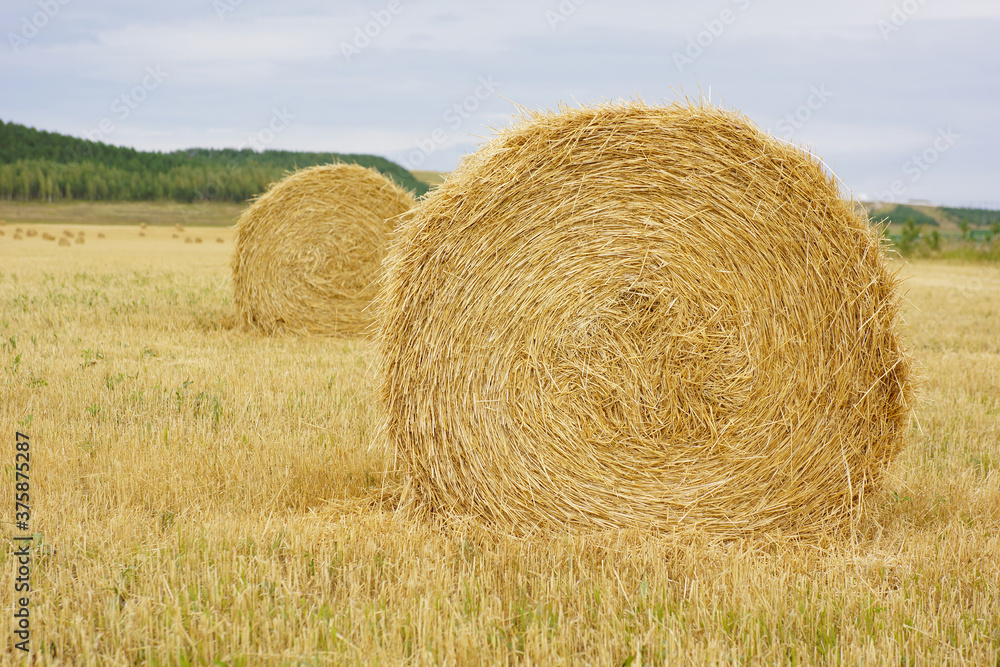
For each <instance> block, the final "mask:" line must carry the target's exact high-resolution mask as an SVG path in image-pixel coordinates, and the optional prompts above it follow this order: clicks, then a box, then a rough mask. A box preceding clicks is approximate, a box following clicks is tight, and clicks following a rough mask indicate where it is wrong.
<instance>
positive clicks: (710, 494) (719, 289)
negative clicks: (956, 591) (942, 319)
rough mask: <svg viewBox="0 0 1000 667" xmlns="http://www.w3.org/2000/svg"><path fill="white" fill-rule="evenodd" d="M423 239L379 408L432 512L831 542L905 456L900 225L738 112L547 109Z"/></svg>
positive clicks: (455, 179)
mask: <svg viewBox="0 0 1000 667" xmlns="http://www.w3.org/2000/svg"><path fill="white" fill-rule="evenodd" d="M397 238H398V241H397V242H395V243H394V245H393V246H392V249H391V251H390V253H389V255H387V257H386V279H385V290H384V293H383V295H384V296H383V298H382V299H381V301H380V331H379V346H380V351H381V353H380V359H379V364H380V366H381V367H383V368H384V373H383V375H382V377H381V378H380V390H379V400H380V402H381V403H382V405H383V406H384V413H385V417H386V421H385V424H384V430H385V437H386V438H387V440H388V442H389V443H390V446H391V447H393V448H395V449H396V450H397V451H398V453H399V465H400V467H401V468H402V469H403V470H405V472H406V484H407V489H406V492H407V494H408V495H407V500H411V499H412V500H414V501H415V503H416V504H417V505H419V506H420V507H421V508H430V509H431V510H432V511H436V512H444V513H448V514H454V515H459V516H471V517H475V518H477V519H480V520H482V521H484V522H486V523H488V524H493V525H497V526H500V527H503V528H504V529H508V528H509V529H512V530H519V531H525V530H531V529H533V528H534V527H536V526H539V525H547V526H552V525H557V526H561V525H570V524H573V525H584V526H598V527H604V528H615V527H640V528H653V529H660V530H665V531H673V530H677V529H686V528H688V527H691V526H697V527H699V528H704V529H709V530H711V531H713V532H716V533H718V534H720V535H726V536H731V537H738V536H744V535H747V534H749V533H753V532H760V531H772V532H783V533H785V534H794V535H799V536H802V535H826V534H828V533H830V532H831V531H838V530H842V529H844V528H846V527H848V526H849V525H851V524H852V523H853V522H857V521H859V520H861V517H862V516H863V513H864V511H866V510H867V508H868V506H867V505H865V503H864V501H865V500H866V499H867V498H868V497H870V496H871V494H873V493H874V492H877V490H878V489H879V488H880V485H881V483H882V479H883V476H884V473H885V470H886V467H887V465H888V464H889V462H890V461H891V460H892V458H893V457H894V456H895V455H896V454H897V453H898V451H899V450H900V448H901V447H902V445H903V436H904V431H905V427H906V421H907V416H908V410H909V404H910V401H911V397H912V388H911V382H910V379H909V361H908V358H907V356H906V354H905V353H904V351H903V350H902V346H901V343H900V338H899V332H898V330H897V321H898V295H897V292H896V282H895V279H894V277H893V276H892V274H891V272H890V271H889V270H888V268H887V267H886V265H885V262H884V260H883V256H882V249H881V247H880V240H879V237H878V236H877V234H875V233H874V232H873V231H872V230H871V229H869V227H868V224H867V221H866V219H865V217H864V216H863V215H859V214H858V212H857V211H856V210H855V207H854V205H853V203H852V202H847V201H844V200H843V199H842V198H841V197H840V195H839V193H838V190H837V186H836V183H835V182H834V180H833V179H832V178H831V177H830V176H828V175H827V174H826V173H825V172H824V170H823V169H822V168H821V166H820V164H819V163H818V161H817V160H816V159H815V158H812V157H811V156H809V155H808V154H805V153H803V152H801V151H800V150H799V149H797V148H794V147H792V146H789V145H788V144H786V143H784V142H780V141H777V140H775V139H773V138H771V137H769V136H767V135H766V134H764V133H763V132H762V131H760V130H759V129H758V128H757V127H756V126H754V125H753V124H752V123H751V122H750V121H749V120H747V119H745V118H743V117H741V116H739V115H737V114H734V113H729V112H725V111H722V110H719V109H715V108H711V107H707V106H705V107H702V106H686V105H672V106H668V107H650V106H647V105H645V104H642V103H625V104H609V105H605V106H600V107H583V108H574V109H569V108H565V109H562V110H560V111H559V112H557V113H544V114H539V113H532V114H528V115H526V116H525V117H524V118H522V119H520V121H519V122H518V123H517V124H516V125H515V126H513V127H512V128H510V129H507V130H504V131H501V132H499V133H498V136H497V137H496V138H494V139H493V140H492V141H491V142H490V143H489V144H487V145H486V146H485V147H484V148H482V149H481V150H480V151H479V152H477V153H476V154H475V155H474V156H471V157H470V158H468V159H467V160H466V161H465V162H464V163H463V164H462V165H461V166H460V167H459V169H458V170H457V171H456V172H454V173H452V174H451V175H450V176H449V178H448V180H447V182H445V183H444V184H443V185H441V186H440V187H438V188H437V189H435V190H434V191H432V192H431V193H430V194H429V195H428V197H427V199H426V200H424V201H423V202H422V203H421V204H420V205H419V206H418V207H417V208H415V209H414V210H413V211H412V212H411V214H409V215H407V216H405V217H404V221H403V222H402V223H401V225H400V227H399V228H398V230H397Z"/></svg>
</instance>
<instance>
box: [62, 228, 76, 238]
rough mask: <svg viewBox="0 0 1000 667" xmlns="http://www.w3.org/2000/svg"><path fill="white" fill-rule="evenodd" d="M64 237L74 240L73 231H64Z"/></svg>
mask: <svg viewBox="0 0 1000 667" xmlns="http://www.w3.org/2000/svg"><path fill="white" fill-rule="evenodd" d="M63 236H67V237H69V238H73V236H74V234H73V232H72V230H69V229H64V230H63Z"/></svg>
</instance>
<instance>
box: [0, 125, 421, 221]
mask: <svg viewBox="0 0 1000 667" xmlns="http://www.w3.org/2000/svg"><path fill="white" fill-rule="evenodd" d="M330 162H348V163H353V164H359V165H361V166H364V167H369V168H372V169H376V170H377V171H379V172H381V173H382V174H384V175H385V176H387V177H389V178H391V179H392V180H393V181H395V182H396V183H398V184H399V185H401V186H403V187H404V188H407V189H409V190H412V191H413V192H415V193H416V194H417V195H418V196H419V195H422V194H424V193H425V192H427V190H428V185H427V184H426V183H424V182H423V181H420V180H418V179H416V178H414V177H413V175H412V174H411V173H410V172H408V171H407V170H406V169H404V168H403V167H401V166H400V165H398V164H396V163H395V162H392V161H390V160H387V159H385V158H382V157H377V156H375V155H359V154H341V153H306V152H297V151H275V150H267V151H263V152H259V153H258V152H255V151H253V150H251V149H249V148H246V149H242V150H237V149H223V150H211V149H204V148H193V149H189V150H182V151H173V152H170V153H158V152H149V151H137V150H135V149H133V148H124V147H120V146H111V145H109V144H104V143H101V142H95V141H88V140H86V139H79V138H76V137H70V136H66V135H63V134H58V133H54V132H45V131H42V130H36V129H34V128H30V127H26V126H24V125H19V124H17V123H5V122H3V121H0V199H7V200H21V201H29V200H45V201H55V200H64V199H85V200H109V201H149V200H159V199H168V200H174V201H180V202H192V201H233V202H243V201H245V200H247V199H249V198H251V197H253V196H255V195H257V194H260V193H261V192H263V191H264V190H266V189H267V186H268V185H269V184H270V183H273V182H274V181H277V180H279V179H280V178H282V176H284V175H285V174H286V173H287V172H289V171H292V170H294V169H301V168H303V167H309V166H313V165H317V164H327V163H330Z"/></svg>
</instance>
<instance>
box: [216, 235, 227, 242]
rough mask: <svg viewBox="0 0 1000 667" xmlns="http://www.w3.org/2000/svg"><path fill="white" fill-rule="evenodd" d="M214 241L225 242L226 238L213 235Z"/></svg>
mask: <svg viewBox="0 0 1000 667" xmlns="http://www.w3.org/2000/svg"><path fill="white" fill-rule="evenodd" d="M215 242H216V243H225V242H226V240H225V239H223V238H222V237H221V236H216V237H215Z"/></svg>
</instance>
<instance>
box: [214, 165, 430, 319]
mask: <svg viewBox="0 0 1000 667" xmlns="http://www.w3.org/2000/svg"><path fill="white" fill-rule="evenodd" d="M413 204H414V201H413V197H412V195H411V194H410V193H409V192H407V191H406V190H404V189H402V188H400V187H398V186H397V185H395V184H394V183H393V182H392V181H390V180H388V179H386V178H385V177H384V176H382V175H381V174H379V173H377V172H375V171H372V170H369V169H365V168H364V167H360V166H357V165H347V164H333V165H323V166H318V167H310V168H308V169H303V170H300V171H298V172H295V173H294V174H292V175H290V176H288V177H287V178H285V179H284V180H282V181H280V182H279V183H276V184H275V185H273V186H271V188H270V189H269V190H268V191H267V192H266V193H264V194H263V195H261V196H260V197H259V198H258V199H257V200H256V201H255V202H254V203H253V204H252V205H251V206H250V207H249V208H247V210H246V211H244V213H243V215H242V216H241V217H240V220H239V222H238V223H237V225H236V248H235V252H234V256H233V262H232V267H233V289H234V301H235V303H236V307H237V309H238V311H239V313H240V317H241V318H242V321H243V322H244V323H245V324H246V325H247V326H248V327H250V328H251V329H255V330H258V331H261V332H263V333H268V334H271V333H277V332H289V333H312V334H327V335H347V334H357V333H362V332H363V331H364V330H365V329H366V327H367V326H368V324H369V322H370V314H369V313H368V312H367V311H366V310H365V309H366V307H367V306H368V304H369V302H370V301H371V299H372V297H373V296H374V292H375V289H376V285H375V284H374V281H375V279H376V277H377V275H378V272H379V267H380V264H381V261H382V257H383V256H384V254H385V246H386V242H387V239H388V236H389V232H390V231H391V228H392V219H393V218H394V217H395V216H397V215H399V214H400V213H403V212H404V211H406V210H408V209H410V208H411V207H412V206H413Z"/></svg>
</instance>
